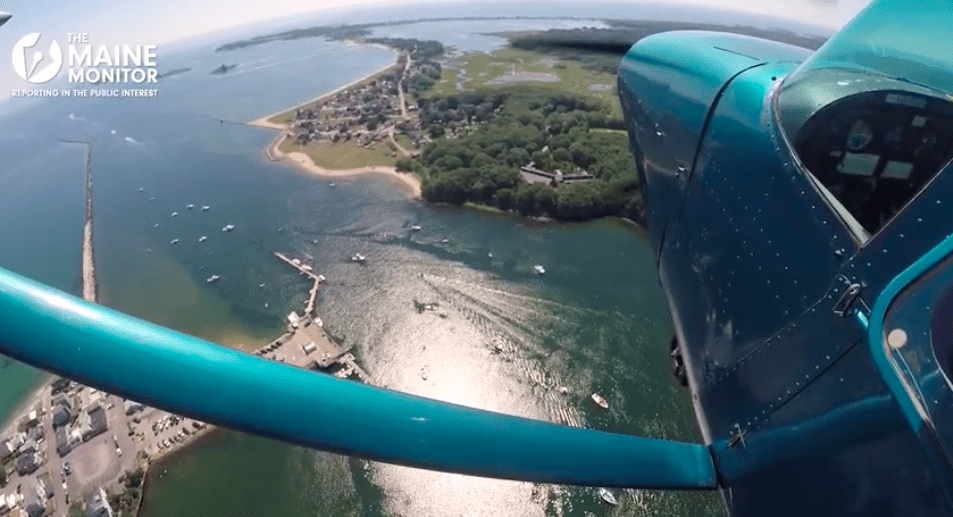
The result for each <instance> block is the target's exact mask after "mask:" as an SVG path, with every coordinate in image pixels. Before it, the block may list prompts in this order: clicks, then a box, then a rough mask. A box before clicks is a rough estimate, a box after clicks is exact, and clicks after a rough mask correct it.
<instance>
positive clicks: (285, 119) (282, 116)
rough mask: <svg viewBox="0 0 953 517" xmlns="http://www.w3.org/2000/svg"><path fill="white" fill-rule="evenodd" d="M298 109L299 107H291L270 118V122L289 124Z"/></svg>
mask: <svg viewBox="0 0 953 517" xmlns="http://www.w3.org/2000/svg"><path fill="white" fill-rule="evenodd" d="M296 109H297V108H291V109H290V110H288V111H286V112H284V113H279V114H277V115H275V116H274V117H271V118H270V119H268V122H271V123H272V124H287V123H289V122H291V121H292V120H293V119H294V116H295V110H296Z"/></svg>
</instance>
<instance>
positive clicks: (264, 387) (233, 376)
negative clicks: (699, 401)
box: [0, 269, 717, 489]
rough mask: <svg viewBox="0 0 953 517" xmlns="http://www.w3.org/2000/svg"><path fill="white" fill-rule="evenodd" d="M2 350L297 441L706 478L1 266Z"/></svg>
mask: <svg viewBox="0 0 953 517" xmlns="http://www.w3.org/2000/svg"><path fill="white" fill-rule="evenodd" d="M0 353H3V354H5V355H9V356H10V357H13V358H16V359H19V360H21V361H23V362H26V363H28V364H31V365H33V366H36V367H38V368H42V369H44V370H48V371H51V372H55V373H57V374H60V375H64V376H66V377H69V378H73V379H76V380H78V381H80V382H82V383H84V384H87V385H89V386H94V387H96V388H99V389H102V390H105V391H108V392H111V393H116V394H118V395H121V396H124V397H128V398H131V399H134V400H137V401H140V402H143V403H146V404H150V405H153V406H155V407H159V408H162V409H165V410H168V411H172V412H175V413H179V414H183V415H187V416H189V417H193V418H197V419H200V420H205V421H207V422H210V423H214V424H217V425H221V426H224V427H229V428H232V429H237V430H240V431H245V432H249V433H252V434H257V435H260V436H265V437H268V438H274V439H278V440H282V441H285V442H288V443H292V444H297V445H303V446H306V447H311V448H316V449H321V450H326V451H331V452H337V453H341V454H348V455H354V456H359V457H364V458H368V459H373V460H379V461H384V462H389V463H396V464H401V465H407V466H412V467H419V468H426V469H432V470H440V471H446V472H455V473H461V474H468V475H476V476H485V477H493V478H502V479H513V480H522V481H534V482H545V483H561V484H571V485H593V486H596V485H600V486H612V487H631V488H678V489H713V488H716V487H717V477H716V474H715V470H714V466H713V463H712V459H711V455H710V453H709V450H708V449H707V448H706V447H705V446H702V445H699V444H688V443H676V442H670V441H665V440H658V439H649V438H641V437H635V436H627V435H621V434H613V433H606V432H600V431H594V430H587V429H578V428H571V427H564V426H559V425H555V424H551V423H548V422H543V421H537V420H530V419H525V418H519V417H514V416H510V415H504V414H500V413H493V412H489V411H482V410H478V409H473V408H468V407H464V406H459V405H454V404H449V403H445V402H439V401H436V400H432V399H426V398H422V397H417V396H412V395H408V394H405V393H400V392H395V391H389V390H385V389H381V388H375V387H372V386H368V385H364V384H359V383H356V382H351V381H344V380H339V379H336V378H334V377H332V376H329V375H321V374H317V373H314V372H310V371H307V370H303V369H300V368H296V367H292V366H288V365H285V364H283V363H277V362H273V361H270V360H266V359H263V358H260V357H258V356H254V355H251V354H247V353H244V352H240V351H237V350H232V349H229V348H226V347H223V346H220V345H216V344H214V343H210V342H207V341H203V340H201V339H198V338H195V337H192V336H188V335H186V334H181V333H179V332H175V331H172V330H169V329H167V328H164V327H161V326H158V325H154V324H151V323H148V322H145V321H142V320H139V319H136V318H133V317H131V316H128V315H125V314H122V313H119V312H117V311H113V310H111V309H108V308H105V307H102V306H99V305H95V304H92V303H88V302H86V301H84V300H81V299H78V298H75V297H73V296H70V295H68V294H65V293H63V292H61V291H57V290H55V289H53V288H51V287H48V286H46V285H43V284H41V283H38V282H35V281H33V280H30V279H28V278H25V277H22V276H19V275H16V274H14V273H11V272H9V271H6V270H3V269H0Z"/></svg>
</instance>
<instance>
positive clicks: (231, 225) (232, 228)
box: [222, 224, 235, 232]
mask: <svg viewBox="0 0 953 517" xmlns="http://www.w3.org/2000/svg"><path fill="white" fill-rule="evenodd" d="M234 229H235V225H233V224H226V225H225V226H224V227H223V228H222V231H223V232H230V231H232V230H234Z"/></svg>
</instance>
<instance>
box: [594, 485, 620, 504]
mask: <svg viewBox="0 0 953 517" xmlns="http://www.w3.org/2000/svg"><path fill="white" fill-rule="evenodd" d="M596 493H597V494H599V497H601V498H602V500H603V501H605V502H607V503H609V504H611V505H613V506H615V505H617V504H619V501H618V500H617V499H616V498H615V496H614V495H612V492H610V491H609V489H608V488H603V487H599V489H598V490H596Z"/></svg>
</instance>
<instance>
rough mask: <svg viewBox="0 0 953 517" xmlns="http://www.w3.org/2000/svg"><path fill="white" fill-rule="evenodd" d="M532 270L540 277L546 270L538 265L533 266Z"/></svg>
mask: <svg viewBox="0 0 953 517" xmlns="http://www.w3.org/2000/svg"><path fill="white" fill-rule="evenodd" d="M533 269H535V270H536V272H537V273H538V274H540V275H545V274H546V268H544V267H543V266H540V265H539V264H536V265H535V266H533Z"/></svg>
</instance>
